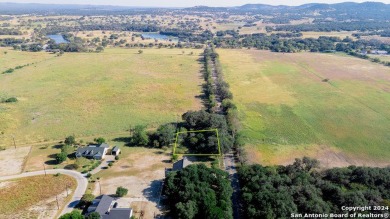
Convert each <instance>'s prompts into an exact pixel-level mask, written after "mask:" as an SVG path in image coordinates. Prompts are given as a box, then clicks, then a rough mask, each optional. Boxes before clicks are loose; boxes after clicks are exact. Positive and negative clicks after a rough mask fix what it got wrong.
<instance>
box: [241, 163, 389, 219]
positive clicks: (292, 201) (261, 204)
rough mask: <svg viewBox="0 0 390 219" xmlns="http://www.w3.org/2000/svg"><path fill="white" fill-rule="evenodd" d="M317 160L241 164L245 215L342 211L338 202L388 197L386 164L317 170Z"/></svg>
mask: <svg viewBox="0 0 390 219" xmlns="http://www.w3.org/2000/svg"><path fill="white" fill-rule="evenodd" d="M318 164H319V163H318V161H316V160H314V159H310V158H307V157H305V158H303V159H296V161H295V162H294V163H293V164H291V165H288V166H275V167H263V166H260V165H252V166H244V167H242V168H240V169H239V172H238V174H239V178H240V186H241V192H242V195H241V200H242V203H243V206H244V209H243V210H244V211H243V212H244V214H245V217H246V218H290V214H291V213H297V212H298V213H299V212H320V213H345V212H343V211H342V210H341V209H340V206H372V205H380V204H381V203H383V201H382V200H387V199H388V197H389V196H388V195H389V188H390V183H388V182H389V179H390V178H389V177H390V169H389V168H369V167H355V166H351V167H348V168H333V169H329V170H325V171H319V170H318V168H317V167H318ZM384 212H388V209H386V210H385V211H384ZM376 213H378V212H376Z"/></svg>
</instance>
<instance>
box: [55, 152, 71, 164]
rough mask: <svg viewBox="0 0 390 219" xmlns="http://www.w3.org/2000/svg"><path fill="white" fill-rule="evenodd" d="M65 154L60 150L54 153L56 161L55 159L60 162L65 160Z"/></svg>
mask: <svg viewBox="0 0 390 219" xmlns="http://www.w3.org/2000/svg"><path fill="white" fill-rule="evenodd" d="M67 156H68V155H67V154H66V153H65V152H61V153H58V154H57V155H56V161H57V163H59V164H60V163H62V162H64V161H65V160H66V158H67Z"/></svg>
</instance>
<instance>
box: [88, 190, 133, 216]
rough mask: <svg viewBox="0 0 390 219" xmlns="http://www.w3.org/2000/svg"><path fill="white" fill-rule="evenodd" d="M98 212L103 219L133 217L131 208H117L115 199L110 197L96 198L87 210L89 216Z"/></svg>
mask: <svg viewBox="0 0 390 219" xmlns="http://www.w3.org/2000/svg"><path fill="white" fill-rule="evenodd" d="M93 212H97V213H99V214H100V217H101V218H102V219H129V218H131V216H132V215H133V209H131V208H116V207H115V199H114V198H112V197H111V196H108V195H101V196H98V197H96V198H95V199H94V200H93V201H92V204H91V206H89V207H88V209H87V213H86V214H87V215H89V214H91V213H93Z"/></svg>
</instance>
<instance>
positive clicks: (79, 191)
mask: <svg viewBox="0 0 390 219" xmlns="http://www.w3.org/2000/svg"><path fill="white" fill-rule="evenodd" d="M46 173H47V174H56V173H61V174H65V175H68V176H71V177H73V178H75V179H76V181H77V188H76V190H75V192H74V193H73V197H72V199H71V201H70V202H69V203H67V204H66V206H65V208H64V209H63V210H62V212H61V214H60V215H63V214H65V213H69V212H71V211H73V208H74V207H75V206H76V205H77V203H79V201H80V199H81V197H82V196H83V195H84V193H85V191H86V189H87V185H88V180H87V178H85V176H84V175H83V174H81V173H79V172H76V171H73V170H64V169H53V170H46ZM44 174H45V171H43V170H42V171H36V172H26V173H21V174H19V175H12V176H2V177H0V181H4V180H11V179H17V178H23V177H29V176H38V175H44Z"/></svg>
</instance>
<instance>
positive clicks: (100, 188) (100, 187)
mask: <svg viewBox="0 0 390 219" xmlns="http://www.w3.org/2000/svg"><path fill="white" fill-rule="evenodd" d="M98 183H99V190H100V195H102V186H101V185H100V178H99V179H98Z"/></svg>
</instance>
